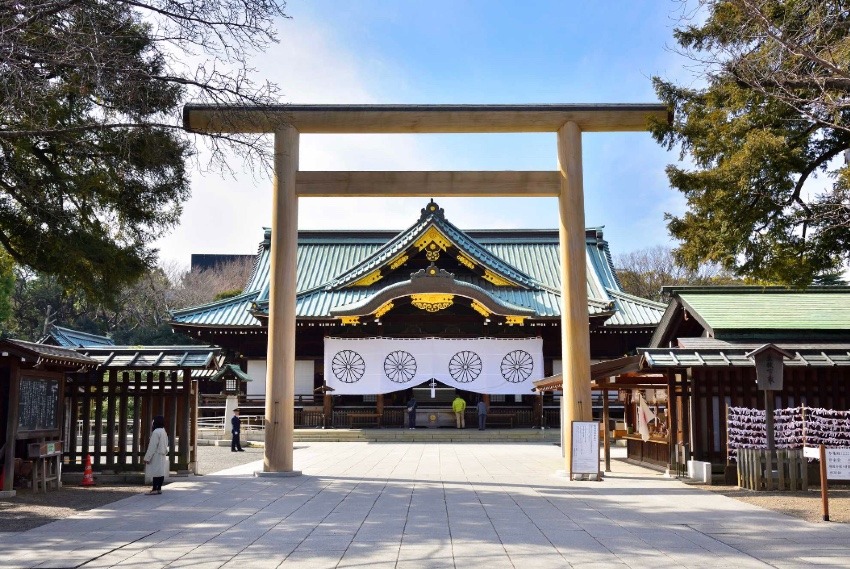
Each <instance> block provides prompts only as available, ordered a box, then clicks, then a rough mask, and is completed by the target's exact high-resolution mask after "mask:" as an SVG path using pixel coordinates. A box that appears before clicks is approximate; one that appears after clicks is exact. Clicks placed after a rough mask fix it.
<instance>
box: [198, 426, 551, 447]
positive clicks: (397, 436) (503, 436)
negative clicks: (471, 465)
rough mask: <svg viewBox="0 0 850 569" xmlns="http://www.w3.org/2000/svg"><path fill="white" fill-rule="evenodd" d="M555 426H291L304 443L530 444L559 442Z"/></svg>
mask: <svg viewBox="0 0 850 569" xmlns="http://www.w3.org/2000/svg"><path fill="white" fill-rule="evenodd" d="M260 435H261V434H260V433H250V434H249V435H248V436H247V437H243V440H245V439H247V440H246V443H247V444H249V445H252V446H254V445H257V446H259V445H261V444H262V441H263V439H262V436H260ZM560 437H561V431H560V430H559V429H545V430H542V431H541V430H540V429H487V430H486V431H479V430H477V429H414V430H410V429H295V433H294V439H295V441H294V442H296V443H305V442H372V443H381V442H386V443H418V442H422V443H438V442H445V443H463V442H469V443H491V442H502V443H530V442H536V443H540V442H548V443H556V442H560ZM198 444H199V445H215V446H222V445H228V446H229V445H230V438H229V437H227V438H224V437H222V436H216V435H215V434H213V433H203V432H201V433H199V440H198Z"/></svg>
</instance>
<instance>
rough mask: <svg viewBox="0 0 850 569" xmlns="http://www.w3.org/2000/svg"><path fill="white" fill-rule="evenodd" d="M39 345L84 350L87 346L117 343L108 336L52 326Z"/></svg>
mask: <svg viewBox="0 0 850 569" xmlns="http://www.w3.org/2000/svg"><path fill="white" fill-rule="evenodd" d="M38 343H39V344H55V345H57V346H62V347H65V348H84V347H86V346H114V345H115V342H113V341H112V340H110V339H109V338H107V337H106V336H98V335H97V334H89V333H88V332H80V331H79V330H72V329H70V328H63V327H62V326H56V325H55V324H54V325H51V326H50V331H49V332H48V333H47V336H45V337H44V338H42V339H41V340H39V341H38Z"/></svg>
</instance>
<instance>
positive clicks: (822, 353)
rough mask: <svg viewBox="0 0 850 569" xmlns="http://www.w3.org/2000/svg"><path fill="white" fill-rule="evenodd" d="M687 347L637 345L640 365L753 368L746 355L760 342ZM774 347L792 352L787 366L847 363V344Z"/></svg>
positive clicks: (849, 350) (849, 359)
mask: <svg viewBox="0 0 850 569" xmlns="http://www.w3.org/2000/svg"><path fill="white" fill-rule="evenodd" d="M688 345H689V347H677V348H638V353H639V354H640V355H641V356H642V357H643V365H644V367H650V368H689V367H754V366H755V362H754V361H753V360H752V359H751V358H748V357H747V355H746V354H748V353H750V352H752V351H754V350H756V349H758V348H760V347H762V346H763V344H729V343H726V342H721V343H719V344H715V343H712V342H705V343H702V344H699V343H691V344H688ZM775 345H776V347H778V348H780V349H782V350H785V351H787V352H789V353H791V354H793V355H794V358H793V359H786V360H784V362H785V365H787V366H791V367H806V366H810V367H836V366H840V367H846V366H850V344H794V343H777V344H775Z"/></svg>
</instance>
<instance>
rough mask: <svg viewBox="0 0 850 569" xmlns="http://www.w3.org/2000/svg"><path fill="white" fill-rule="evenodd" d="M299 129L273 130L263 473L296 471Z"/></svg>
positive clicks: (291, 474) (293, 474) (290, 472)
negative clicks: (294, 464) (297, 180)
mask: <svg viewBox="0 0 850 569" xmlns="http://www.w3.org/2000/svg"><path fill="white" fill-rule="evenodd" d="M298 142H299V136H298V131H297V130H296V129H295V128H294V127H292V126H288V125H287V126H282V127H281V128H280V129H278V130H276V131H275V133H274V170H275V172H274V173H275V176H274V197H273V198H272V200H273V201H272V235H271V267H270V271H271V273H270V275H269V339H268V351H267V356H266V366H267V367H266V417H265V431H266V436H265V440H266V445H265V456H264V459H263V472H262V473H257V474H258V475H265V476H272V475H276V476H297V475H299V474H301V473H300V472H299V471H296V470H293V456H292V455H293V449H294V446H293V441H294V435H295V432H294V431H295V331H296V326H295V324H296V322H295V293H296V289H295V284H296V272H297V271H296V270H295V267H296V266H297V252H298V195H297V193H296V191H295V179H296V176H297V174H298Z"/></svg>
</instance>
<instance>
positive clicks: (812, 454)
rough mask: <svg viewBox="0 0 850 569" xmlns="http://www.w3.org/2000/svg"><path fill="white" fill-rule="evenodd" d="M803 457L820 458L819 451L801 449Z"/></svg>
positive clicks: (814, 448) (816, 448)
mask: <svg viewBox="0 0 850 569" xmlns="http://www.w3.org/2000/svg"><path fill="white" fill-rule="evenodd" d="M803 456H804V457H805V458H820V449H819V448H818V447H803Z"/></svg>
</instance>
